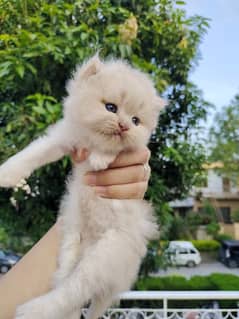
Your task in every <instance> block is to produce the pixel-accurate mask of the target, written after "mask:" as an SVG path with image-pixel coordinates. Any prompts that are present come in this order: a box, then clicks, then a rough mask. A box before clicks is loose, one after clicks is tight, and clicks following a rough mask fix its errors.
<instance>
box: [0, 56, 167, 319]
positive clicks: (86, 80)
mask: <svg viewBox="0 0 239 319" xmlns="http://www.w3.org/2000/svg"><path fill="white" fill-rule="evenodd" d="M67 91H68V96H67V97H66V99H65V101H64V117H63V119H62V120H60V121H59V122H58V123H56V124H55V125H54V126H52V127H51V128H50V129H49V130H48V131H47V133H46V135H45V136H43V137H41V138H39V139H37V140H36V141H34V142H33V143H31V144H30V145H29V146H28V147H26V148H25V149H24V150H23V151H21V152H20V153H18V154H17V155H15V156H13V157H12V158H10V159H9V160H8V161H7V162H6V163H4V164H3V165H2V166H0V186H2V187H13V186H15V185H16V184H17V183H19V181H20V180H21V179H23V178H27V177H28V176H29V175H30V174H31V173H32V172H33V171H34V170H35V169H36V168H38V167H40V166H42V165H45V164H47V163H50V162H53V161H57V160H59V159H60V158H62V157H63V156H64V155H65V154H69V153H70V151H72V150H73V149H74V148H82V147H85V148H87V149H88V150H89V151H90V156H89V158H88V159H87V160H86V161H85V162H84V163H81V164H75V165H74V168H73V172H72V174H71V176H70V178H69V181H68V186H67V193H66V194H65V196H64V198H63V200H62V204H61V208H60V214H59V222H60V226H61V227H60V228H61V235H62V240H61V246H60V253H59V260H58V269H57V271H56V273H55V275H54V280H53V289H52V290H51V291H50V292H49V293H47V294H46V295H44V296H40V297H38V298H35V299H33V300H31V301H29V302H27V303H25V304H23V305H22V306H19V307H18V308H17V312H16V318H18V319H20V318H21V319H58V318H66V317H67V318H68V319H77V318H79V314H80V309H81V308H82V306H84V305H85V304H86V303H87V302H89V301H90V302H91V304H90V308H89V310H88V313H87V318H88V319H96V318H98V317H99V316H101V315H102V314H103V312H104V311H105V310H106V309H107V307H109V306H110V305H111V303H112V302H113V300H114V299H115V298H116V297H117V295H118V294H119V293H120V292H123V291H126V290H128V289H130V287H131V285H132V283H133V282H134V281H135V279H136V277H137V273H138V269H139V266H140V262H141V260H142V258H143V257H144V255H145V253H146V246H147V243H148V241H149V240H150V239H153V238H155V236H156V235H157V233H158V231H157V225H156V223H155V221H154V217H153V213H152V208H151V206H150V205H149V204H148V203H147V202H145V201H143V200H112V199H105V198H100V197H98V196H97V195H96V194H95V193H94V191H93V190H92V188H91V187H89V186H86V185H85V184H84V183H83V180H82V179H83V176H84V174H85V173H86V172H88V171H92V170H100V169H105V168H107V167H108V165H109V164H110V163H111V162H112V161H113V160H114V159H115V157H116V156H117V154H119V152H121V151H123V150H132V149H134V148H140V147H142V146H143V145H146V144H147V142H148V140H149V137H150V135H151V133H152V131H153V129H154V128H155V127H156V124H157V118H158V115H159V112H160V110H161V109H162V107H163V101H162V99H161V98H160V97H159V96H157V94H156V91H155V89H154V86H153V84H152V81H151V80H150V79H149V78H148V77H147V76H146V75H145V74H143V73H142V72H140V71H138V70H135V69H133V68H132V67H130V66H129V65H128V64H126V63H125V62H123V61H120V60H116V61H113V60H112V61H108V62H102V61H100V59H99V58H98V56H95V57H93V58H91V59H90V60H89V61H88V62H87V63H86V64H84V65H83V66H82V67H80V68H78V69H77V71H76V72H75V74H74V77H73V79H72V80H70V81H69V83H68V86H67ZM142 170H143V167H142ZM46 187H47V186H46Z"/></svg>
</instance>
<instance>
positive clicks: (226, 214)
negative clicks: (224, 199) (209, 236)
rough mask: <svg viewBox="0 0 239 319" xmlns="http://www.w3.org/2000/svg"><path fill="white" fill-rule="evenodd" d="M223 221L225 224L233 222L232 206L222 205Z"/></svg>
mask: <svg viewBox="0 0 239 319" xmlns="http://www.w3.org/2000/svg"><path fill="white" fill-rule="evenodd" d="M219 210H220V212H221V215H222V219H223V223H225V224H232V219H231V208H230V207H220V208H219Z"/></svg>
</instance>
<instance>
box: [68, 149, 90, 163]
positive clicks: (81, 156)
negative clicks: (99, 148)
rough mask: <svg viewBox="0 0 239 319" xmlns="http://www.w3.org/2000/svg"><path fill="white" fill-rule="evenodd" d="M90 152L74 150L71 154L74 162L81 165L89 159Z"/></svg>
mask: <svg viewBox="0 0 239 319" xmlns="http://www.w3.org/2000/svg"><path fill="white" fill-rule="evenodd" d="M88 156H89V151H88V150H87V149H86V148H80V149H74V150H73V152H71V158H72V161H73V162H75V163H81V162H83V161H85V160H86V159H87V157H88Z"/></svg>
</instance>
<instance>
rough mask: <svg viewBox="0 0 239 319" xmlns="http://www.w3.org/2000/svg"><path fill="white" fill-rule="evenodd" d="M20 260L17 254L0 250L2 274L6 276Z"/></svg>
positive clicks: (0, 269)
mask: <svg viewBox="0 0 239 319" xmlns="http://www.w3.org/2000/svg"><path fill="white" fill-rule="evenodd" d="M20 258H21V257H20V256H18V255H17V254H15V253H12V252H7V251H4V250H0V273H2V274H5V273H6V272H7V271H8V270H9V269H10V268H12V267H13V266H14V265H15V264H16V263H17V262H18V261H19V259H20Z"/></svg>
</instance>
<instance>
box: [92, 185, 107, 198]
mask: <svg viewBox="0 0 239 319" xmlns="http://www.w3.org/2000/svg"><path fill="white" fill-rule="evenodd" d="M94 190H95V192H96V194H97V195H99V196H101V197H106V187H102V186H97V187H94Z"/></svg>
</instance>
